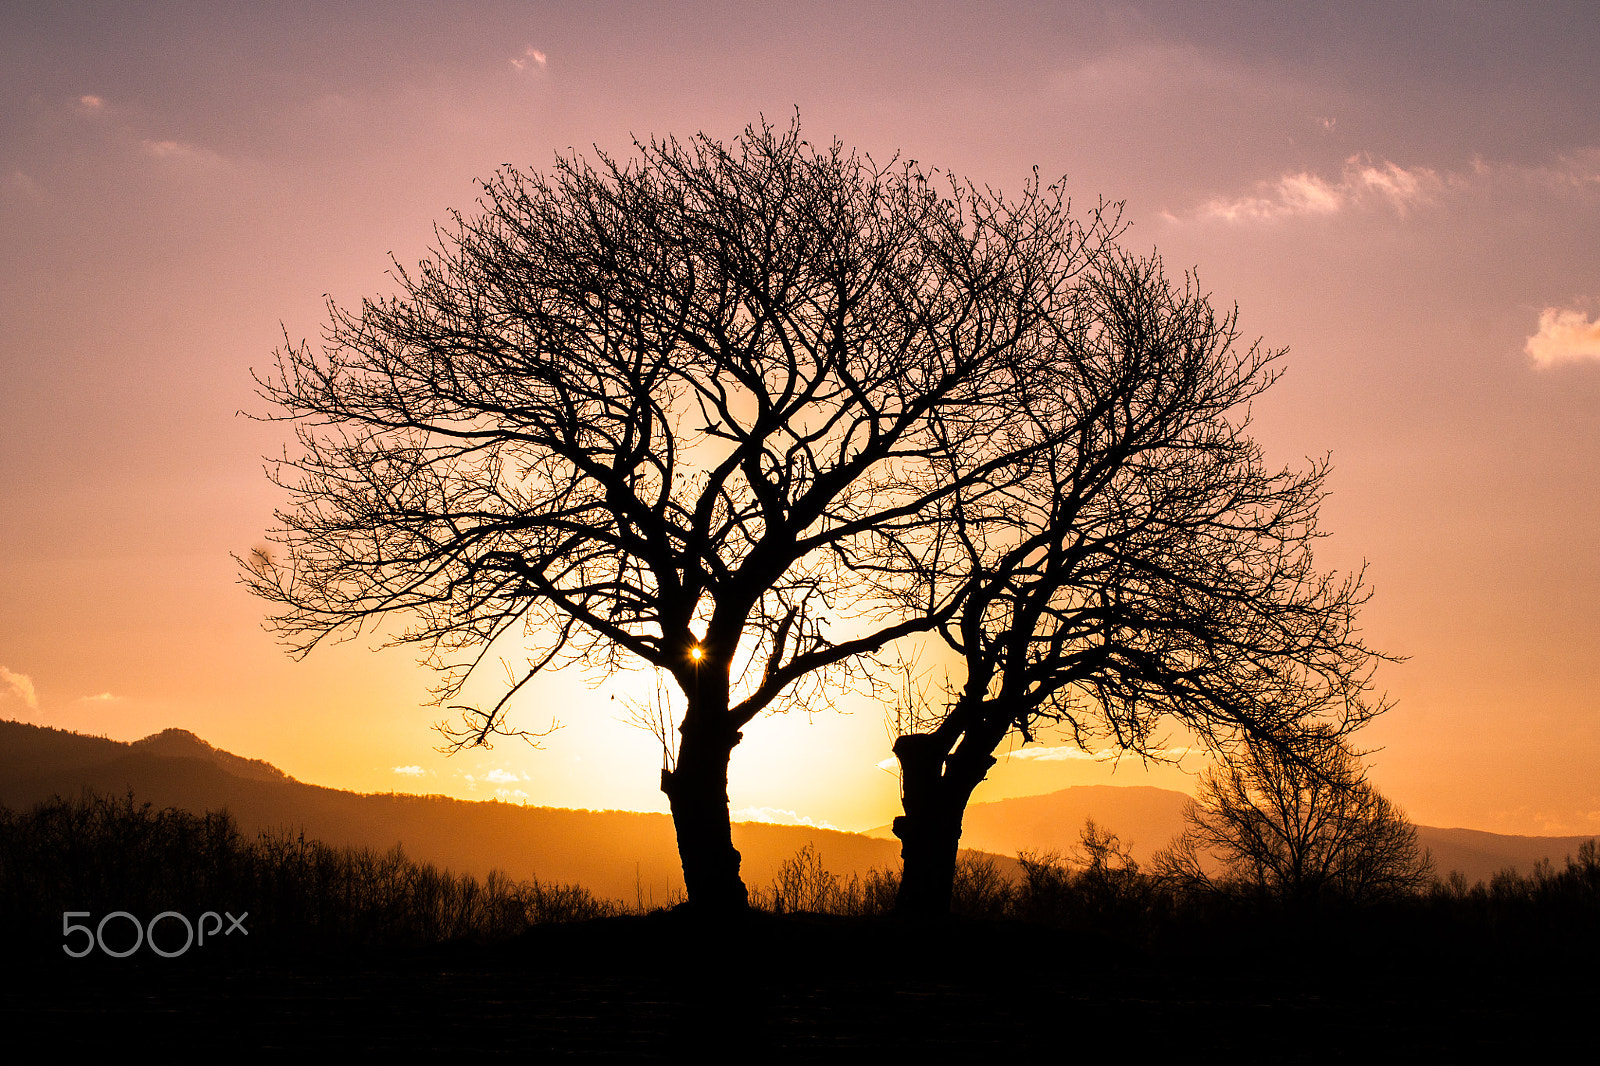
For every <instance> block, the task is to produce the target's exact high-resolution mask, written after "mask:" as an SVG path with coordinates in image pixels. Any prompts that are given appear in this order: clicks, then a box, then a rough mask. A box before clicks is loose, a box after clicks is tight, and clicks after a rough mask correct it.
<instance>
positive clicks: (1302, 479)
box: [894, 253, 1382, 914]
mask: <svg viewBox="0 0 1600 1066" xmlns="http://www.w3.org/2000/svg"><path fill="white" fill-rule="evenodd" d="M1079 289H1080V297H1079V299H1078V300H1077V301H1075V302H1074V304H1073V305H1072V307H1071V309H1070V312H1069V313H1067V314H1064V315H1062V316H1059V317H1057V318H1056V319H1055V320H1054V321H1053V327H1054V333H1053V336H1052V344H1053V349H1054V352H1053V357H1052V358H1051V360H1050V361H1049V364H1050V369H1049V372H1048V373H1045V374H1042V375H1041V376H1040V377H1039V378H1038V379H1036V380H1035V381H1033V382H1032V383H1031V387H1030V388H1029V389H1028V390H1027V391H1026V393H1025V395H1024V396H1023V397H1022V399H1021V401H1020V402H1018V403H1017V404H1016V405H1015V406H1014V408H1013V410H1012V413H1011V417H1010V418H1009V419H1008V421H1007V432H1008V433H1010V434H1011V436H1012V438H1013V439H1016V440H1024V439H1025V440H1033V441H1037V442H1039V443H1040V445H1041V446H1040V447H1039V448H1038V449H1036V450H1034V451H1032V452H1030V453H1029V462H1028V463H1027V464H1026V470H1025V471H1024V472H1022V473H1020V474H1019V476H1017V477H1016V478H1014V479H1013V480H1011V481H1010V482H1008V483H1007V485H1006V486H1005V487H1004V489H1003V490H1000V491H995V490H994V489H993V487H992V486H983V485H974V484H972V483H971V482H970V480H969V479H967V478H966V477H965V476H964V475H965V471H966V470H967V469H970V468H972V467H973V466H975V465H976V464H977V463H979V462H980V461H981V459H980V457H981V455H982V450H981V448H978V449H976V450H974V449H971V448H969V447H967V445H968V444H970V443H972V442H971V440H970V438H967V439H965V440H963V441H962V442H960V443H954V444H953V445H952V447H951V448H950V449H949V450H948V451H947V452H946V453H945V455H944V457H943V458H944V459H945V461H948V462H950V463H951V464H952V465H951V466H950V467H949V469H948V470H947V472H946V478H947V480H949V481H950V482H951V483H953V484H960V485H961V486H962V488H961V489H959V490H958V491H956V492H955V493H952V494H950V495H949V496H947V497H944V498H942V499H941V500H940V507H941V508H942V510H943V514H944V524H943V526H942V528H943V529H945V530H947V535H946V536H945V537H944V539H943V540H942V541H940V542H939V543H938V545H937V547H936V549H935V550H933V551H930V552H928V553H926V554H924V555H923V556H921V557H920V558H918V559H917V560H915V564H916V568H917V570H918V572H919V574H920V575H921V576H922V579H923V582H924V584H925V585H926V586H928V587H933V588H940V589H943V588H949V589H953V590H957V591H954V592H951V593H949V594H948V598H949V599H951V600H953V601H954V602H956V603H958V604H959V609H958V611H956V612H953V613H952V615H951V616H950V618H949V619H948V620H941V622H940V625H939V627H938V631H939V633H940V635H941V636H942V637H943V640H944V642H945V643H946V644H947V645H948V646H949V647H950V648H951V649H953V650H954V651H955V652H956V653H958V654H959V656H960V658H961V662H962V665H963V666H964V669H965V677H964V678H962V679H961V680H960V682H959V686H958V687H957V686H950V693H949V699H948V701H947V702H946V704H945V705H943V706H937V707H928V706H924V707H923V708H922V709H921V710H920V711H918V712H917V713H908V714H906V715H904V716H903V717H902V720H901V721H900V723H899V728H898V732H899V733H900V735H899V737H898V739H897V740H896V741H895V744H894V752H895V755H896V756H897V757H898V759H899V762H900V768H901V780H902V797H903V803H904V810H905V813H904V815H902V816H901V817H899V818H897V819H896V820H895V833H896V834H897V835H898V836H899V837H900V839H901V841H902V853H903V856H904V860H905V869H904V877H903V879H902V881H901V890H900V898H899V907H900V909H901V910H902V911H905V912H910V913H929V914H932V913H943V912H945V911H947V910H948V908H949V898H950V879H951V875H952V871H953V867H954V862H955V856H956V849H957V846H958V843H959V840H960V836H961V821H962V815H963V812H964V810H965V808H966V804H967V802H968V799H969V798H970V796H971V794H972V790H973V789H974V788H975V787H976V786H977V785H978V783H979V782H980V781H982V780H983V779H984V777H985V775H986V774H987V772H988V770H989V768H990V767H991V766H992V765H993V764H994V762H995V756H994V752H995V751H996V749H997V748H998V747H999V745H1000V744H1001V743H1002V741H1003V740H1004V739H1005V738H1006V737H1007V736H1008V735H1011V734H1017V735H1019V736H1020V737H1021V739H1022V740H1023V741H1024V742H1028V741H1031V740H1033V739H1035V734H1036V731H1037V730H1038V729H1039V728H1040V727H1041V726H1046V725H1054V726H1058V727H1062V728H1064V729H1065V730H1066V732H1067V733H1068V734H1069V735H1070V737H1071V739H1072V740H1073V741H1074V742H1075V743H1077V744H1078V745H1080V746H1082V747H1085V748H1088V747H1091V746H1093V745H1094V744H1097V743H1105V744H1109V745H1111V746H1112V747H1115V748H1117V749H1119V750H1123V751H1128V752H1133V753H1137V754H1139V755H1141V756H1146V757H1158V758H1159V757H1160V756H1161V748H1162V745H1163V742H1162V741H1160V740H1159V738H1158V737H1157V734H1156V730H1157V729H1158V727H1159V726H1160V724H1161V723H1162V722H1163V721H1164V720H1166V721H1172V722H1175V723H1177V724H1179V725H1181V726H1183V727H1185V728H1186V729H1188V730H1189V731H1191V732H1192V733H1193V734H1195V735H1196V736H1198V737H1199V738H1200V739H1202V740H1204V741H1206V742H1208V743H1212V744H1220V743H1224V742H1226V741H1228V740H1229V739H1236V738H1239V737H1249V738H1253V739H1255V740H1256V741H1258V742H1259V743H1261V744H1262V745H1264V746H1265V747H1267V748H1269V749H1270V748H1273V747H1277V748H1280V749H1282V750H1289V749H1290V748H1291V747H1292V746H1293V744H1294V743H1295V742H1296V738H1297V737H1299V736H1301V735H1302V734H1303V733H1305V732H1306V731H1307V730H1309V729H1320V730H1326V731H1330V732H1332V733H1333V734H1336V735H1337V734H1342V733H1344V732H1346V731H1348V730H1349V729H1352V728H1354V727H1355V726H1357V725H1359V724H1360V723H1361V722H1363V721H1365V720H1366V719H1368V718H1369V717H1370V716H1371V715H1372V714H1375V713H1377V712H1378V711H1379V710H1381V709H1382V707H1381V705H1379V706H1373V705H1371V704H1369V703H1368V702H1366V701H1365V700H1364V699H1363V694H1364V691H1365V690H1366V688H1367V687H1368V683H1369V679H1370V674H1371V669H1372V666H1373V665H1374V663H1375V660H1376V659H1377V658H1378V657H1377V656H1375V654H1374V653H1373V652H1372V651H1370V650H1369V649H1368V648H1366V647H1365V646H1364V645H1363V644H1362V643H1361V641H1360V639H1359V635H1358V634H1357V632H1356V629H1355V618H1356V612H1357V608H1358V607H1359V606H1360V605H1361V603H1363V602H1364V601H1365V599H1366V598H1367V595H1368V592H1367V590H1366V589H1365V588H1364V586H1363V584H1362V581H1361V578H1360V575H1355V576H1353V577H1350V578H1348V579H1345V580H1342V581H1341V580H1338V579H1336V578H1334V577H1332V576H1330V575H1323V574H1320V573H1318V572H1317V571H1316V570H1315V568H1314V567H1313V563H1312V555H1311V545H1312V543H1313V541H1314V540H1315V538H1316V537H1317V536H1318V533H1317V528H1316V519H1317V510H1318V505H1319V503H1320V501H1321V499H1322V493H1323V482H1324V480H1325V477H1326V474H1327V469H1328V468H1327V465H1326V463H1325V462H1324V463H1317V464H1314V465H1312V467H1311V468H1310V469H1308V470H1304V471H1299V472H1296V471H1293V470H1288V469H1282V470H1275V469H1272V468H1270V467H1268V466H1267V465H1266V463H1265V461H1264V459H1263V457H1262V454H1261V451H1260V448H1259V447H1258V446H1257V445H1256V444H1255V442H1254V441H1253V440H1252V439H1251V438H1250V437H1249V435H1248V433H1247V432H1246V431H1247V428H1248V424H1249V419H1248V403H1249V401H1250V400H1251V399H1252V398H1254V397H1255V396H1257V395H1259V394H1260V393H1261V392H1262V391H1263V390H1264V389H1266V388H1267V387H1269V386H1270V385H1271V384H1272V382H1273V381H1274V380H1275V371H1274V363H1275V361H1276V360H1277V359H1278V358H1279V357H1280V356H1281V354H1282V353H1280V352H1268V351H1263V350H1262V349H1261V348H1260V347H1259V346H1251V347H1248V348H1244V349H1241V347H1240V346H1239V343H1238V335H1237V331H1236V328H1235V321H1236V319H1235V315H1234V314H1233V313H1229V314H1225V315H1219V314H1217V313H1216V312H1215V311H1214V310H1213V309H1212V307H1211V305H1210V303H1209V301H1208V299H1207V298H1206V297H1205V296H1204V295H1203V294H1201V293H1200V292H1198V291H1197V290H1196V288H1195V287H1194V284H1193V280H1192V279H1189V281H1188V282H1187V283H1186V284H1185V285H1183V286H1182V287H1180V286H1177V285H1175V284H1173V283H1172V282H1171V281H1170V280H1169V279H1167V278H1166V276H1165V275H1164V274H1163V272H1162V268H1161V264H1160V262H1159V260H1157V259H1155V258H1136V257H1132V256H1128V255H1125V254H1121V253H1118V254H1108V255H1105V256H1102V257H1100V258H1099V259H1098V260H1097V261H1096V264H1095V265H1094V268H1093V269H1092V271H1090V272H1089V273H1088V274H1086V275H1085V277H1084V278H1083V279H1082V280H1081V283H1080V286H1079ZM895 576H896V577H897V578H898V574H896V575H895ZM919 594H920V595H924V596H926V595H929V593H928V592H927V591H926V590H925V589H924V590H923V591H921V592H920V593H919Z"/></svg>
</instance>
